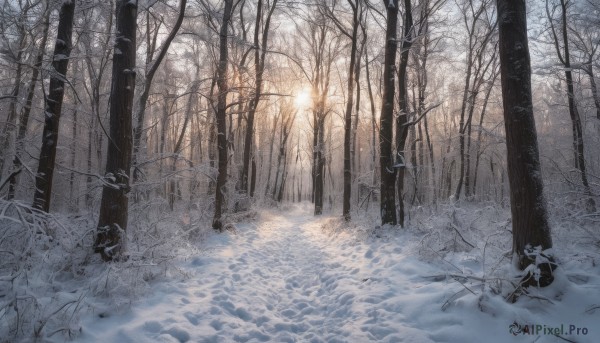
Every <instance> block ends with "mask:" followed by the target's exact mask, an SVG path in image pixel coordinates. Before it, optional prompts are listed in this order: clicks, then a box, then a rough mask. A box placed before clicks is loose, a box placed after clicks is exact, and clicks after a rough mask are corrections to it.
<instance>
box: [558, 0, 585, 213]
mask: <svg viewBox="0 0 600 343" xmlns="http://www.w3.org/2000/svg"><path fill="white" fill-rule="evenodd" d="M567 5H568V1H567V0H560V3H559V5H556V6H553V8H552V10H551V9H550V5H549V1H548V0H546V14H547V16H548V20H549V21H550V29H551V32H552V38H553V39H554V47H555V49H556V55H557V56H558V60H559V61H560V63H561V64H562V65H563V67H564V68H565V79H566V82H567V98H568V104H569V116H570V117H571V124H572V132H573V153H574V155H575V158H574V161H575V168H577V169H578V170H579V173H580V175H581V183H582V184H583V187H584V189H585V193H586V195H588V197H589V198H588V202H587V204H588V207H589V208H588V211H589V212H595V211H596V203H595V201H594V199H593V198H592V191H591V189H590V184H589V182H588V177H587V171H586V165H585V154H584V144H583V128H582V124H581V116H580V114H579V110H578V108H577V103H576V101H575V90H574V89H575V87H574V85H573V71H572V66H571V53H570V51H569V38H568V27H567ZM558 7H560V10H561V12H560V13H561V15H560V17H561V19H560V23H561V32H562V42H561V41H560V40H559V38H558V33H557V30H556V28H555V26H554V13H555V11H556V9H557V8H558ZM561 43H562V45H563V47H562V49H561V48H560V44H561Z"/></svg>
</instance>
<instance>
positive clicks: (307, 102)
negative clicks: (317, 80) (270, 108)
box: [294, 89, 312, 109]
mask: <svg viewBox="0 0 600 343" xmlns="http://www.w3.org/2000/svg"><path fill="white" fill-rule="evenodd" d="M294 105H296V107H297V108H298V109H306V108H309V107H310V106H311V105H312V98H311V96H310V92H309V91H307V90H305V89H303V90H301V91H300V92H298V94H296V98H295V99H294Z"/></svg>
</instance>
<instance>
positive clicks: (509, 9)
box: [497, 0, 553, 286]
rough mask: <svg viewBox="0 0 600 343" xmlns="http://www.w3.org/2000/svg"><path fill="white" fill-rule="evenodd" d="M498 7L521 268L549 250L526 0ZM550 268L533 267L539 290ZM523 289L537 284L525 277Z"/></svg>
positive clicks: (502, 2) (549, 276)
mask: <svg viewBox="0 0 600 343" xmlns="http://www.w3.org/2000/svg"><path fill="white" fill-rule="evenodd" d="M497 6H498V18H499V23H498V27H499V31H500V44H499V49H500V68H501V78H502V101H503V104H504V124H505V128H506V148H507V165H508V166H507V169H508V178H509V183H510V203H511V213H512V229H513V231H512V232H513V254H515V256H516V257H517V259H518V265H519V267H520V268H521V269H525V268H527V267H528V266H529V265H532V264H535V263H536V258H535V255H534V254H533V253H534V251H535V249H539V248H541V250H546V249H550V248H552V238H551V236H550V224H549V223H548V213H547V210H546V202H545V199H544V194H543V193H544V192H543V190H544V185H543V183H542V173H541V169H540V160H539V152H538V143H537V133H536V129H535V120H534V117H533V102H532V98H531V65H530V58H529V45H528V41H527V18H526V13H527V12H526V7H525V0H498V1H497ZM551 263H552V261H551V258H550V263H544V264H542V265H538V267H539V268H540V270H541V277H540V278H539V284H540V285H541V286H546V285H549V284H550V283H551V282H552V281H553V276H552V270H553V265H551ZM527 284H528V285H534V284H537V283H536V282H535V280H534V278H533V277H530V278H529V281H528V282H527Z"/></svg>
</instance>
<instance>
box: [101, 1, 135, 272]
mask: <svg viewBox="0 0 600 343" xmlns="http://www.w3.org/2000/svg"><path fill="white" fill-rule="evenodd" d="M137 6H138V5H137V1H131V0H119V1H117V6H116V9H115V12H116V13H115V17H116V37H115V47H114V52H113V67H112V87H111V90H110V129H109V139H108V152H107V156H106V177H105V184H104V187H103V188H102V200H101V203H100V216H99V218H98V228H97V236H96V242H95V247H94V248H95V252H97V253H100V255H101V256H102V259H103V260H105V261H110V260H112V259H113V258H118V257H119V256H120V255H122V254H123V253H124V251H125V245H126V244H125V243H126V242H125V237H126V236H125V231H126V230H127V218H128V205H129V203H128V197H127V193H129V190H130V186H129V175H130V169H131V150H132V124H131V122H132V118H131V116H132V110H133V94H134V90H135V75H136V73H135V57H136V30H137Z"/></svg>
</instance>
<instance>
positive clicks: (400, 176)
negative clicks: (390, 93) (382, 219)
mask: <svg viewBox="0 0 600 343" xmlns="http://www.w3.org/2000/svg"><path fill="white" fill-rule="evenodd" d="M412 29H413V19H412V6H411V3H410V0H404V28H403V31H404V37H403V39H402V45H401V49H400V64H399V67H398V98H399V102H398V105H399V111H400V113H399V114H398V116H397V117H396V167H395V168H396V169H398V171H397V172H396V175H397V180H396V182H397V187H398V214H399V217H398V223H399V224H400V225H401V226H402V227H404V224H405V223H404V174H405V173H406V165H407V163H406V154H405V149H406V138H407V137H408V130H409V126H410V124H409V122H408V89H407V87H406V82H407V78H408V75H407V72H406V69H407V67H408V57H409V54H410V47H411V46H412Z"/></svg>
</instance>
